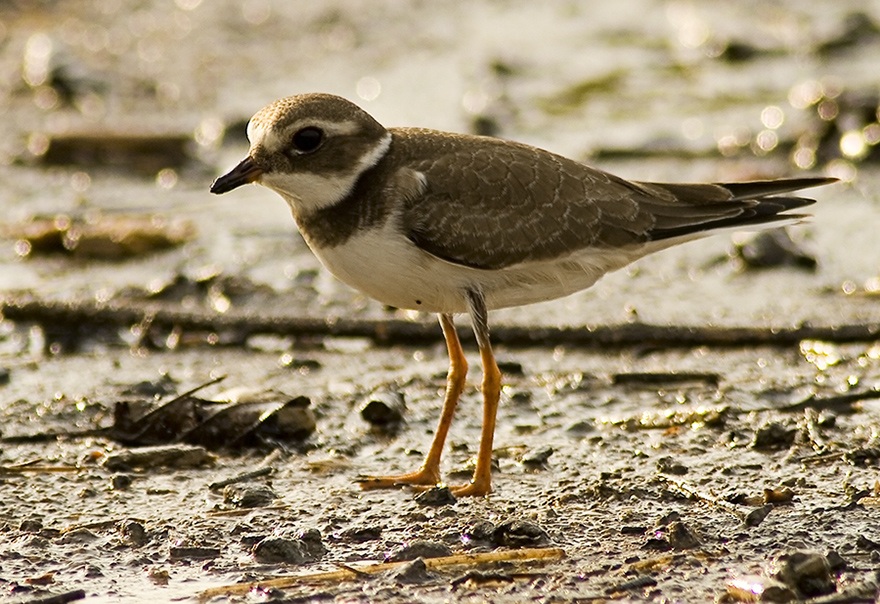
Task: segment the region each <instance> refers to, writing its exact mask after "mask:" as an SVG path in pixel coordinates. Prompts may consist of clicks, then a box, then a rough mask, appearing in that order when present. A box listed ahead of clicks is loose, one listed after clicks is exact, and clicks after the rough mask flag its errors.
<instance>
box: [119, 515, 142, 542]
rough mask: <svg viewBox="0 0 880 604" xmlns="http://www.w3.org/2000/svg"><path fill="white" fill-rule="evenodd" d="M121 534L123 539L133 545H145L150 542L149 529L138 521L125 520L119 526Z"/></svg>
mask: <svg viewBox="0 0 880 604" xmlns="http://www.w3.org/2000/svg"><path fill="white" fill-rule="evenodd" d="M118 530H119V533H120V534H121V535H122V538H123V539H125V540H126V541H128V542H129V543H131V544H132V545H143V544H144V543H146V542H147V541H149V537H148V536H147V529H145V528H144V525H143V524H141V523H140V522H137V521H136V520H124V521H122V522H121V523H120V524H119V525H118Z"/></svg>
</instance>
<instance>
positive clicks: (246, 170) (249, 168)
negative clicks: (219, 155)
mask: <svg viewBox="0 0 880 604" xmlns="http://www.w3.org/2000/svg"><path fill="white" fill-rule="evenodd" d="M262 175H263V170H262V169H261V168H259V167H258V166H257V165H256V164H255V163H254V160H253V159H251V158H250V156H248V157H245V158H244V159H243V160H241V162H239V164H238V165H237V166H235V167H234V168H233V169H232V170H230V171H229V172H227V173H226V174H224V175H223V176H221V177H220V178H218V179H217V180H215V181H214V183H213V184H212V185H211V193H216V194H217V195H220V194H221V193H228V192H229V191H231V190H232V189H237V188H238V187H240V186H241V185H246V184H248V183H252V182H254V181H255V180H257V179H258V178H260V176H262Z"/></svg>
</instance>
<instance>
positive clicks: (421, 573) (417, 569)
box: [392, 558, 431, 583]
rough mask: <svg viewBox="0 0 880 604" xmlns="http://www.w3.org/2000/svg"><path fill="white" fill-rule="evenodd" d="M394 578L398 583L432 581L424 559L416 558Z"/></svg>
mask: <svg viewBox="0 0 880 604" xmlns="http://www.w3.org/2000/svg"><path fill="white" fill-rule="evenodd" d="M392 577H393V579H394V580H395V581H397V582H398V583H424V582H425V581H428V580H429V579H431V575H430V574H429V573H428V567H427V565H425V560H424V559H423V558H416V559H415V560H413V561H412V562H409V563H407V564H404V565H403V566H402V567H400V569H398V570H397V572H395V573H394V574H393V575H392Z"/></svg>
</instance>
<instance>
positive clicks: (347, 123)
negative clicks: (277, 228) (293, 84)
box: [211, 94, 391, 215]
mask: <svg viewBox="0 0 880 604" xmlns="http://www.w3.org/2000/svg"><path fill="white" fill-rule="evenodd" d="M247 134H248V140H249V141H250V150H249V151H248V155H247V157H245V158H244V159H243V160H242V161H241V162H240V163H239V164H238V165H237V166H235V167H234V168H233V169H232V170H230V171H229V172H228V173H226V174H224V175H223V176H221V177H220V178H218V179H217V180H215V181H214V183H213V184H212V185H211V192H212V193H217V194H220V193H226V192H228V191H231V190H233V189H235V188H238V187H240V186H241V185H244V184H247V183H259V184H261V185H264V186H266V187H269V188H270V189H272V190H274V191H275V192H277V193H278V194H280V195H281V196H282V197H283V198H284V199H285V200H286V201H287V202H288V204H290V206H291V209H292V210H293V212H294V214H295V215H307V214H309V213H311V212H314V211H317V210H320V209H321V208H325V207H328V206H332V205H334V204H336V203H338V202H339V201H341V200H342V199H344V198H345V196H346V195H348V193H349V192H350V191H351V190H352V188H353V187H354V185H355V183H356V182H357V180H358V178H359V177H360V175H361V174H362V173H363V172H364V171H365V170H368V169H369V168H371V167H373V166H375V165H376V163H377V162H378V161H379V160H381V159H382V157H383V156H384V155H385V153H387V151H388V148H389V146H390V144H391V133H390V132H388V131H387V130H386V129H385V128H384V127H383V126H382V125H381V124H379V123H378V122H377V121H376V120H374V119H373V118H372V117H371V116H370V115H369V114H368V113H367V112H365V111H364V110H363V109H361V108H360V107H358V106H357V105H355V104H354V103H351V102H350V101H347V100H345V99H343V98H341V97H338V96H333V95H329V94H303V95H297V96H291V97H286V98H283V99H280V100H277V101H275V102H274V103H271V104H269V105H267V106H266V107H263V108H262V109H261V110H260V111H258V112H257V113H256V114H255V115H254V117H252V118H251V120H250V122H249V123H248V128H247Z"/></svg>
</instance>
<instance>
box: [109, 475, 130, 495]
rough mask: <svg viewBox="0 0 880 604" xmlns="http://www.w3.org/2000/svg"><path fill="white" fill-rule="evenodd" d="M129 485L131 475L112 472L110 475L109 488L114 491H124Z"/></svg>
mask: <svg viewBox="0 0 880 604" xmlns="http://www.w3.org/2000/svg"><path fill="white" fill-rule="evenodd" d="M130 486H131V476H129V475H128V474H114V475H113V476H111V477H110V488H111V489H113V490H114V491H124V490H126V489H127V488H128V487H130Z"/></svg>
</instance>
